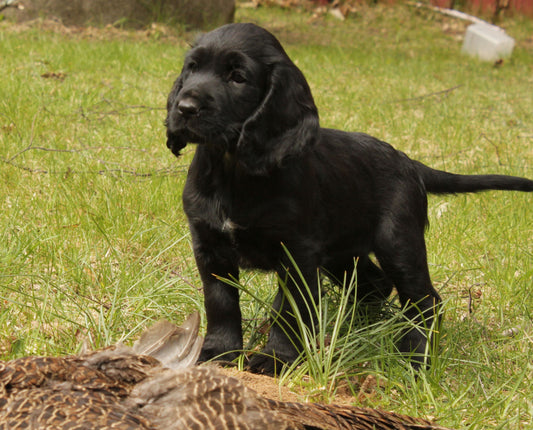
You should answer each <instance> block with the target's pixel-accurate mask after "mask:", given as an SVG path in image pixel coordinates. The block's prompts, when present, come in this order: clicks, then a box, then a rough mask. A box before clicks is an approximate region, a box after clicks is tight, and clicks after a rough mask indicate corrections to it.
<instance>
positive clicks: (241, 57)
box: [166, 24, 319, 174]
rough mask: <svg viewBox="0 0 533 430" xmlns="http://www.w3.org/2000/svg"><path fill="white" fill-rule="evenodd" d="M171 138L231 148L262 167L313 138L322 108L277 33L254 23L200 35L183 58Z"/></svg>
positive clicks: (176, 142) (252, 168) (174, 143)
mask: <svg viewBox="0 0 533 430" xmlns="http://www.w3.org/2000/svg"><path fill="white" fill-rule="evenodd" d="M166 125H167V139H168V140H167V145H168V146H169V148H170V149H171V150H172V151H173V152H174V153H175V154H176V155H178V154H179V151H180V150H181V149H182V148H183V147H184V146H185V145H186V144H187V143H188V142H191V143H199V144H208V145H212V146H214V147H218V148H221V149H222V150H223V151H224V152H229V153H231V154H233V155H234V156H235V157H236V159H237V161H238V162H239V163H241V164H242V165H243V166H244V167H245V168H246V169H247V170H248V171H249V172H250V173H254V174H263V173H266V172H268V171H269V170H270V169H271V168H273V167H275V166H279V165H280V164H281V163H282V162H283V160H284V159H285V158H287V157H290V156H294V155H297V154H299V153H300V152H301V151H302V150H303V149H304V148H305V147H307V146H308V145H310V144H312V143H313V141H314V139H315V136H316V133H317V130H318V127H319V122H318V113H317V109H316V106H315V103H314V101H313V97H312V95H311V91H310V89H309V86H308V84H307V82H306V80H305V78H304V76H303V74H302V73H301V71H300V70H299V69H298V68H297V67H296V66H295V65H294V63H293V62H292V61H291V60H290V59H289V57H288V56H287V54H286V53H285V51H284V50H283V48H282V47H281V45H280V43H279V42H278V40H277V39H276V38H275V37H274V36H273V35H272V34H270V33H269V32H268V31H266V30H264V29H262V28H261V27H258V26H256V25H253V24H229V25H226V26H223V27H220V28H218V29H216V30H214V31H212V32H210V33H207V34H205V35H203V36H201V37H200V38H199V39H198V41H197V42H196V43H195V45H194V46H193V48H192V49H191V50H190V51H189V53H188V54H187V56H186V57H185V61H184V65H183V69H182V71H181V74H180V76H179V77H178V79H177V80H176V82H175V83H174V87H173V88H172V91H171V92H170V95H169V97H168V103H167V119H166Z"/></svg>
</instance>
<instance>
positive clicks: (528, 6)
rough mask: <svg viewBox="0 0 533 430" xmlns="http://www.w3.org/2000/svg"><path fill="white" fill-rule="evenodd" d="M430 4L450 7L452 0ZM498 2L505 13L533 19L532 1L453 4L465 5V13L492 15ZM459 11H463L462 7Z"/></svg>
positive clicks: (476, 0)
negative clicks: (503, 6)
mask: <svg viewBox="0 0 533 430" xmlns="http://www.w3.org/2000/svg"><path fill="white" fill-rule="evenodd" d="M431 2H432V3H433V4H434V5H435V6H440V7H450V6H451V5H452V4H453V0H431ZM498 2H499V4H500V5H501V6H502V5H508V7H507V8H505V11H510V12H516V13H520V14H524V15H526V16H529V17H532V18H533V0H466V1H455V4H456V5H458V4H461V5H465V7H464V9H465V12H466V11H468V12H471V13H478V12H481V13H483V14H492V13H494V10H495V8H496V5H497V4H498ZM459 9H461V10H463V7H460V8H459Z"/></svg>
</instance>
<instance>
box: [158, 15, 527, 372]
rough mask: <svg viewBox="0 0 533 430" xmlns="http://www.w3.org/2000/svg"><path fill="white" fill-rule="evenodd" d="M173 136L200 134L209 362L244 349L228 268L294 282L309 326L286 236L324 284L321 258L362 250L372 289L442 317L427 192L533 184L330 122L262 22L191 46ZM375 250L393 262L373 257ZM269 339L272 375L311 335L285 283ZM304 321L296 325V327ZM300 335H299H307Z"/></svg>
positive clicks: (198, 181) (255, 365) (173, 96)
mask: <svg viewBox="0 0 533 430" xmlns="http://www.w3.org/2000/svg"><path fill="white" fill-rule="evenodd" d="M167 108H168V116H167V120H166V125H167V136H168V142H167V145H168V146H169V148H170V149H171V150H172V151H173V152H174V154H176V155H178V154H179V151H180V150H181V149H182V148H183V147H184V146H185V145H186V143H188V142H192V143H198V144H199V145H198V147H197V150H196V154H195V156H194V160H193V162H192V164H191V166H190V170H189V174H188V177H187V183H186V186H185V190H184V192H183V202H184V208H185V212H186V214H187V217H188V219H189V224H190V229H191V235H192V240H193V245H194V254H195V257H196V261H197V265H198V269H199V272H200V275H201V277H202V281H203V285H204V295H205V308H206V313H207V334H206V337H205V344H204V347H203V350H202V355H201V360H208V359H211V358H213V357H215V356H218V355H219V354H223V353H228V352H229V353H228V354H226V355H225V357H223V358H226V359H227V358H230V359H231V358H234V357H235V356H236V354H237V353H235V352H230V351H235V350H239V349H242V345H243V344H242V330H241V313H240V308H239V294H238V291H237V290H236V289H235V288H233V287H231V286H228V285H227V284H226V283H224V282H222V281H220V280H219V279H218V278H217V276H219V277H225V278H227V277H233V278H238V275H239V268H240V267H247V268H257V269H261V270H266V271H275V272H277V273H278V274H279V277H280V278H281V279H286V280H287V287H288V289H289V291H290V292H291V293H292V294H293V296H294V297H295V298H296V300H297V302H298V305H299V308H300V312H301V314H302V315H303V317H304V318H305V319H306V322H307V324H313V320H314V317H315V316H314V315H309V312H307V311H306V309H307V308H306V306H305V300H309V297H305V295H302V294H301V293H299V286H298V283H299V281H298V276H293V277H292V278H291V277H290V276H287V272H289V273H293V274H294V273H295V271H294V268H293V267H291V262H290V261H289V259H288V258H287V255H286V253H285V252H284V250H283V248H282V245H281V244H284V246H286V248H287V249H288V250H289V252H290V254H291V255H292V257H293V258H294V260H295V262H296V264H297V266H298V268H299V270H300V271H301V272H302V274H303V276H304V278H305V280H306V281H307V284H308V285H309V286H310V287H311V289H312V292H311V296H312V299H315V298H316V295H317V294H318V291H317V290H318V288H317V285H318V269H320V271H321V272H322V273H324V274H327V275H328V276H330V277H331V278H332V279H333V280H342V279H343V278H344V273H345V272H352V271H353V269H354V259H356V258H358V259H359V260H358V265H357V275H358V281H359V282H358V283H359V285H358V296H359V297H360V298H367V299H368V298H371V299H376V298H377V299H381V298H383V297H387V296H389V295H390V293H391V291H392V287H393V285H394V286H395V287H396V288H397V290H398V294H399V297H400V300H401V303H402V305H404V306H408V305H409V304H415V305H416V306H411V307H409V308H408V309H409V310H408V316H410V317H412V318H414V319H415V320H420V321H421V320H422V317H424V319H425V323H426V324H431V322H432V320H433V319H434V317H435V315H436V307H437V305H438V303H439V302H440V300H441V299H440V297H439V295H438V294H437V292H436V291H435V289H434V288H433V286H432V284H431V280H430V277H429V271H428V267H427V261H426V247H425V242H424V229H425V227H426V224H427V199H426V193H427V192H432V193H458V192H475V191H481V190H485V189H507V190H520V191H533V181H531V180H528V179H523V178H515V177H508V176H497V175H487V176H483V175H481V176H464V175H454V174H450V173H446V172H442V171H437V170H433V169H431V168H429V167H426V166H424V165H423V164H421V163H419V162H417V161H413V160H411V159H409V158H408V157H407V156H406V155H405V154H403V153H401V152H399V151H396V150H395V149H394V148H393V147H392V146H390V145H388V144H387V143H384V142H381V141H379V140H378V139H376V138H374V137H371V136H368V135H366V134H362V133H346V132H343V131H338V130H330V129H325V128H320V127H319V120H318V113H317V109H316V106H315V104H314V101H313V97H312V95H311V91H310V89H309V86H308V84H307V82H306V80H305V78H304V76H303V75H302V73H301V72H300V70H299V69H298V68H297V67H296V66H295V65H294V64H293V62H292V61H291V60H290V59H289V57H288V56H287V54H286V53H285V51H284V50H283V48H282V47H281V45H280V44H279V42H278V41H277V40H276V38H275V37H274V36H272V35H271V34H270V33H269V32H267V31H266V30H264V29H262V28H260V27H257V26H255V25H253V24H230V25H227V26H224V27H221V28H219V29H217V30H214V31H212V32H210V33H207V34H205V35H204V36H202V37H201V38H200V39H199V40H198V41H197V42H196V44H195V46H194V47H193V48H192V50H191V51H190V52H189V53H188V54H187V57H186V59H185V64H184V66H183V70H182V72H181V75H180V76H179V78H178V79H177V81H176V83H175V84H174V87H173V89H172V91H171V93H170V96H169V98H168V105H167ZM371 253H374V254H375V256H376V257H377V259H378V261H379V264H380V267H378V266H376V265H375V264H374V263H372V261H371V260H370V259H369V258H368V256H369V254H371ZM273 308H274V314H275V313H277V312H280V315H281V316H282V318H283V322H281V320H278V322H276V323H275V324H273V326H272V328H271V331H270V335H269V339H268V342H267V344H266V346H265V348H264V350H263V352H264V353H265V354H266V355H263V354H256V355H254V357H253V358H252V361H251V364H250V365H251V368H252V369H253V370H255V371H261V372H266V373H272V372H273V371H274V368H275V364H276V363H275V361H274V360H273V359H272V358H269V357H268V355H272V354H275V356H276V357H277V358H278V359H279V360H281V361H283V362H291V361H293V360H294V359H295V358H296V357H297V355H298V350H299V348H298V346H297V345H298V342H297V340H296V339H294V336H292V337H293V339H290V338H289V337H288V336H287V335H286V334H285V332H284V330H286V329H288V328H289V327H294V326H295V325H294V319H293V317H292V316H291V315H290V309H289V306H288V303H287V301H286V300H284V295H283V292H282V290H281V288H280V289H279V290H278V294H277V296H276V299H275V301H274V305H273ZM289 332H290V330H289ZM426 342H427V333H426V331H425V330H424V329H421V330H417V329H413V330H410V331H409V332H407V333H405V334H404V336H403V340H402V342H401V345H400V348H401V350H402V351H406V352H415V353H423V352H424V350H425V347H426ZM295 345H296V346H295Z"/></svg>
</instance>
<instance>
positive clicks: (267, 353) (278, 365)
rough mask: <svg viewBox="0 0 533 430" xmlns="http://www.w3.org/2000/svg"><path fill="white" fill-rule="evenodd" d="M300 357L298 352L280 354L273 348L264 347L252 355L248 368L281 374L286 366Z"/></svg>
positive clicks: (268, 373) (265, 373)
mask: <svg viewBox="0 0 533 430" xmlns="http://www.w3.org/2000/svg"><path fill="white" fill-rule="evenodd" d="M297 358H298V354H295V353H292V352H291V353H290V354H280V353H277V352H276V351H273V350H272V349H267V348H265V349H263V350H262V351H261V352H258V353H256V354H254V355H253V356H252V358H251V359H250V364H249V365H248V368H249V370H250V371H251V372H253V373H261V374H263V375H270V376H274V375H279V374H280V373H281V370H282V369H283V367H284V366H286V365H290V364H292V363H293V362H294V361H296V359H297Z"/></svg>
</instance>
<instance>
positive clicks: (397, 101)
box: [394, 85, 463, 103]
mask: <svg viewBox="0 0 533 430" xmlns="http://www.w3.org/2000/svg"><path fill="white" fill-rule="evenodd" d="M462 86H463V85H456V86H455V87H451V88H447V89H445V90H442V91H435V92H433V93H429V94H424V95H422V96H417V97H410V98H407V99H398V100H394V102H395V103H399V102H412V101H416V100H423V99H427V98H429V97H435V96H440V95H443V94H448V93H451V92H452V91H454V90H456V89H457V88H461V87H462Z"/></svg>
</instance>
